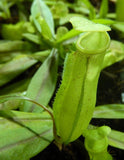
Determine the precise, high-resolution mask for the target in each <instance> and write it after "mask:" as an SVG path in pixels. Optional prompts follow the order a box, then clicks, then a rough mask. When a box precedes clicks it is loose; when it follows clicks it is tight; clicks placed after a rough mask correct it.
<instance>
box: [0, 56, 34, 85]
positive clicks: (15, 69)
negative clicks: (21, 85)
mask: <svg viewBox="0 0 124 160" xmlns="http://www.w3.org/2000/svg"><path fill="white" fill-rule="evenodd" d="M35 63H37V60H35V59H33V58H29V57H28V56H26V55H19V56H16V57H15V58H14V59H13V60H11V61H9V62H7V63H5V64H3V65H1V66H0V86H2V85H4V84H6V83H8V82H10V81H11V80H12V79H14V78H15V77H16V76H18V75H19V74H21V73H22V72H24V71H25V70H26V69H28V68H29V67H31V66H32V65H34V64H35Z"/></svg>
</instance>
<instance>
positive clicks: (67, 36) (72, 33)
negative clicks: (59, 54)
mask: <svg viewBox="0 0 124 160" xmlns="http://www.w3.org/2000/svg"><path fill="white" fill-rule="evenodd" d="M80 33H81V32H80V31H78V30H75V29H71V30H70V31H69V32H67V33H66V34H65V35H63V36H61V37H60V38H59V39H58V40H57V42H56V43H61V42H63V41H66V40H68V39H71V38H73V37H75V36H77V35H79V34H80Z"/></svg>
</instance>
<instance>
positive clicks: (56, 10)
mask: <svg viewBox="0 0 124 160" xmlns="http://www.w3.org/2000/svg"><path fill="white" fill-rule="evenodd" d="M51 11H52V14H53V17H54V18H55V19H57V18H58V19H59V18H61V17H65V16H67V14H68V7H67V5H66V4H65V2H62V1H59V2H56V3H55V4H54V5H52V7H51Z"/></svg>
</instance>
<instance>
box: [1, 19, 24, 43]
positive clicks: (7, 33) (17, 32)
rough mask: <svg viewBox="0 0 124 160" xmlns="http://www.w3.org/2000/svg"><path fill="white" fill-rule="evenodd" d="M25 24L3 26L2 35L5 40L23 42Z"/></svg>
mask: <svg viewBox="0 0 124 160" xmlns="http://www.w3.org/2000/svg"><path fill="white" fill-rule="evenodd" d="M23 26H24V22H21V21H20V22H18V23H16V24H3V25H2V29H1V34H2V37H3V38H4V39H8V40H21V39H22V33H23V32H25V29H24V28H23Z"/></svg>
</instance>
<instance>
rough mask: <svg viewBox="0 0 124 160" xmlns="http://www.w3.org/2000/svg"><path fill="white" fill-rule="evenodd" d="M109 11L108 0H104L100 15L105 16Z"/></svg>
mask: <svg viewBox="0 0 124 160" xmlns="http://www.w3.org/2000/svg"><path fill="white" fill-rule="evenodd" d="M107 13H108V0H102V2H101V6H100V11H99V17H100V18H105V17H106V15H107Z"/></svg>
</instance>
